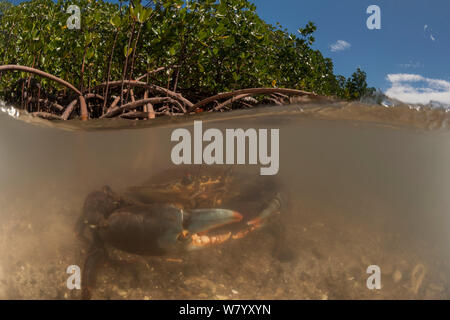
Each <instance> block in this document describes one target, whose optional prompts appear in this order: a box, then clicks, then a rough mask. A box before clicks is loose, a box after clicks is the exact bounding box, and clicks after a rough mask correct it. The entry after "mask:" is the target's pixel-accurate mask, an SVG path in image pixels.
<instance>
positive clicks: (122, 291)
mask: <svg viewBox="0 0 450 320" xmlns="http://www.w3.org/2000/svg"><path fill="white" fill-rule="evenodd" d="M118 294H119V296H121V297H126V296H127V292H126V291H125V290H120V291H119V292H118Z"/></svg>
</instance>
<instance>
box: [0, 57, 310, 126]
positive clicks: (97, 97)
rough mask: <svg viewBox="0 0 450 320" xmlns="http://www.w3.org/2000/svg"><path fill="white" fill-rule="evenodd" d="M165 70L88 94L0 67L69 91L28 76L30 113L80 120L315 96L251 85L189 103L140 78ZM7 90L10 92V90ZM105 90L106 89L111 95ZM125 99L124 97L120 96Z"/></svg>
mask: <svg viewBox="0 0 450 320" xmlns="http://www.w3.org/2000/svg"><path fill="white" fill-rule="evenodd" d="M164 69H165V68H163V67H162V68H158V69H155V70H153V71H150V72H147V73H146V74H144V75H143V76H140V77H137V78H136V79H137V80H124V79H122V80H117V81H109V82H106V83H102V84H100V85H97V86H94V87H92V88H91V87H89V88H87V89H86V90H85V91H87V92H84V91H83V90H80V89H77V88H76V87H75V86H74V85H72V84H71V83H69V82H67V81H65V80H63V79H60V78H58V77H56V76H53V75H51V74H49V73H46V72H44V71H41V70H38V69H35V68H30V67H26V66H20V65H4V66H0V74H1V73H2V72H6V71H22V72H26V73H30V74H34V75H37V76H39V77H43V78H47V79H49V80H51V81H54V82H56V83H58V84H60V85H62V86H63V87H65V88H67V89H69V90H70V92H72V94H70V93H68V92H67V90H59V91H57V94H56V95H47V96H44V90H43V89H42V90H41V88H42V86H41V84H40V83H39V82H38V81H36V82H37V85H36V86H37V87H38V90H37V94H36V93H34V92H33V91H32V90H28V91H26V92H24V91H23V90H24V89H23V84H24V83H25V81H26V79H24V80H23V81H22V82H21V83H20V84H21V85H22V97H23V98H26V105H25V108H26V109H27V110H28V111H29V112H30V114H32V115H34V116H37V117H41V118H44V119H48V120H69V119H71V118H74V117H77V116H78V117H79V118H80V119H81V120H87V119H89V118H91V119H93V118H115V117H120V118H124V119H153V118H155V117H156V116H160V115H169V116H176V115H184V114H191V113H198V112H203V111H209V112H214V111H224V110H229V109H233V108H250V107H253V106H255V105H256V104H261V103H264V102H265V103H270V104H276V105H281V104H285V103H288V102H289V101H291V100H290V99H291V97H318V96H317V95H316V94H314V93H311V92H307V91H302V90H295V89H285V88H251V89H242V90H236V91H232V92H226V93H220V94H217V95H214V96H211V97H208V98H204V99H202V100H200V101H198V102H196V103H193V102H191V101H189V100H188V99H186V98H185V97H184V96H183V95H182V94H181V93H178V92H175V91H172V90H169V89H166V88H163V87H160V86H158V85H155V84H148V83H146V82H142V81H139V80H142V79H144V78H146V77H147V80H148V75H149V74H151V73H156V72H159V71H162V70H164ZM28 87H29V86H28ZM105 89H106V90H105ZM8 90H13V88H9V89H8ZM108 92H110V94H109V95H108ZM125 94H126V95H125ZM74 95H75V96H74ZM124 97H126V98H125V99H124ZM255 97H262V99H260V100H257V99H255ZM122 101H123V102H122ZM69 102H70V103H69ZM64 105H66V107H64Z"/></svg>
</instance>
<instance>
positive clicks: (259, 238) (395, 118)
mask: <svg viewBox="0 0 450 320" xmlns="http://www.w3.org/2000/svg"><path fill="white" fill-rule="evenodd" d="M199 118H200V119H202V120H204V127H205V128H207V127H215V128H218V129H225V128H268V129H271V128H279V129H280V171H279V174H278V178H279V179H280V181H281V184H282V185H283V187H282V190H280V191H281V192H283V194H286V195H287V196H288V197H289V206H287V207H286V208H285V209H284V210H282V214H281V216H282V218H281V225H282V228H281V229H280V228H278V229H277V230H274V228H273V227H271V226H268V227H267V228H265V229H263V230H260V231H258V232H254V233H253V234H251V235H249V236H248V237H246V238H244V239H241V240H235V241H229V242H227V243H225V244H223V245H221V246H220V247H216V248H211V249H205V250H202V251H195V252H191V253H186V254H180V255H177V256H167V257H139V256H132V255H124V254H123V253H120V252H112V253H111V254H112V255H116V256H119V257H120V258H122V259H125V260H126V261H128V262H127V264H126V265H124V266H119V267H118V266H115V265H112V264H106V265H105V266H102V268H101V270H99V277H98V280H97V286H96V289H95V290H94V292H93V298H94V299H359V298H362V299H410V298H417V299H428V298H438V299H448V298H449V295H450V291H449V284H450V282H449V281H450V268H449V262H450V260H449V258H450V246H449V240H450V234H449V232H448V228H449V226H450V210H449V209H450V197H448V190H450V170H449V163H450V131H449V130H448V125H449V124H450V121H449V119H448V114H447V113H446V112H445V111H443V110H418V111H417V110H413V109H409V108H383V107H366V106H359V105H356V104H353V105H350V106H345V107H341V108H338V107H336V106H334V107H330V106H327V105H310V106H302V107H300V106H289V107H277V108H275V107H274V108H269V109H260V110H258V111H256V112H255V110H251V112H250V111H243V112H236V113H227V114H208V115H202V116H199ZM23 119H24V120H25V121H21V120H17V119H13V118H11V117H9V116H7V115H6V114H0V132H1V135H0V150H1V153H0V298H2V299H26V298H31V299H54V298H56V299H78V298H80V290H68V289H67V287H66V280H67V278H68V276H69V275H68V274H67V273H66V268H67V267H68V266H69V265H79V266H83V262H84V259H85V257H86V254H87V250H88V248H87V246H86V245H85V244H84V243H82V242H80V241H79V240H78V239H77V238H76V237H75V235H74V232H73V230H74V225H75V221H76V219H77V218H78V216H79V214H80V212H81V207H82V204H83V201H84V198H85V197H86V195H87V194H88V193H89V192H90V191H92V190H94V189H98V188H100V187H101V186H103V185H105V184H108V185H110V186H111V187H112V188H113V189H114V190H117V191H121V190H123V189H124V188H125V187H126V186H130V185H136V184H139V183H141V182H143V181H145V180H147V179H148V178H149V177H150V176H152V175H153V174H155V173H158V172H160V171H162V170H164V169H167V168H170V167H174V166H173V165H172V164H171V158H170V151H171V148H172V147H173V145H174V144H173V143H171V142H170V135H171V132H172V130H173V129H174V128H175V127H178V126H186V127H187V128H189V129H191V128H192V124H193V118H188V119H185V118H177V119H167V120H161V121H157V122H155V123H156V124H155V123H149V122H139V123H135V124H134V125H133V126H134V128H133V129H125V127H124V126H129V124H130V122H122V121H115V120H112V121H108V122H95V121H94V122H90V123H88V124H86V123H79V122H69V123H60V124H49V123H47V122H44V121H37V120H31V119H28V118H27V117H26V116H25V117H23ZM30 122H32V123H30ZM99 128H100V129H101V128H107V129H110V130H96V129H99ZM111 129H123V130H111ZM241 169H242V170H244V171H248V172H254V174H255V175H257V174H258V172H259V166H251V167H242V168H241ZM280 230H281V236H280ZM370 265H377V266H379V267H380V268H381V286H382V288H381V289H380V290H369V289H368V288H367V286H366V280H367V278H368V277H369V276H370V275H369V274H367V273H366V270H367V268H368V267H369V266H370Z"/></svg>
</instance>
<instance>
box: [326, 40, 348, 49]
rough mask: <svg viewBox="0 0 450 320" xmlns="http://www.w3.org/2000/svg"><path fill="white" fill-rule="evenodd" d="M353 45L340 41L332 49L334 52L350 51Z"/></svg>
mask: <svg viewBox="0 0 450 320" xmlns="http://www.w3.org/2000/svg"><path fill="white" fill-rule="evenodd" d="M351 46H352V45H351V44H350V43H348V42H347V41H344V40H338V41H336V43H333V44H332V45H331V46H330V48H331V51H333V52H338V51H344V50H347V49H350V47H351Z"/></svg>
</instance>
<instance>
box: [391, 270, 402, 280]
mask: <svg viewBox="0 0 450 320" xmlns="http://www.w3.org/2000/svg"><path fill="white" fill-rule="evenodd" d="M402 277H403V275H402V273H401V272H400V271H399V270H395V272H394V273H393V274H392V280H394V282H395V283H398V282H400V281H401V280H402Z"/></svg>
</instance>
